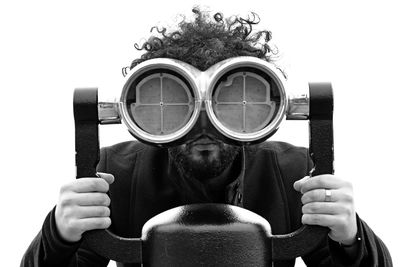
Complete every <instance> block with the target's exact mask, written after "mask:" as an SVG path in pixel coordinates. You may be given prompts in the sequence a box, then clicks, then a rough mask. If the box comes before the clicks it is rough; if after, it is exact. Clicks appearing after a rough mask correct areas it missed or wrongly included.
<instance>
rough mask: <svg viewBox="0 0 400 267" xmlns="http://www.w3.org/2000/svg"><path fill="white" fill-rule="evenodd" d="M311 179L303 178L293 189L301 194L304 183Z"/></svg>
mask: <svg viewBox="0 0 400 267" xmlns="http://www.w3.org/2000/svg"><path fill="white" fill-rule="evenodd" d="M309 178H310V176H305V177H303V178H301V179H300V180H297V181H296V182H294V184H293V188H294V189H295V190H296V191H299V192H300V190H301V187H302V185H303V183H304V182H305V181H306V180H307V179H309Z"/></svg>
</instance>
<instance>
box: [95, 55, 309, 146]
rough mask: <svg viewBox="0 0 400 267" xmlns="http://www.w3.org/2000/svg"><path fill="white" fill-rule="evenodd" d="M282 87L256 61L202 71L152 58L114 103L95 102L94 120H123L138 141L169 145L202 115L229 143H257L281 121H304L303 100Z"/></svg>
mask: <svg viewBox="0 0 400 267" xmlns="http://www.w3.org/2000/svg"><path fill="white" fill-rule="evenodd" d="M286 88H287V85H286V81H285V78H284V77H283V75H282V73H281V72H280V71H279V70H278V69H277V68H276V67H275V66H274V65H272V64H271V63H268V62H266V61H264V60H261V59H258V58H255V57H235V58H230V59H227V60H224V61H221V62H219V63H217V64H215V65H213V66H212V67H210V68H209V69H207V70H206V71H200V70H198V69H197V68H195V67H193V66H191V65H189V64H187V63H184V62H182V61H179V60H174V59H167V58H156V59H151V60H147V61H145V62H143V63H141V64H139V65H137V66H136V67H135V68H133V69H132V70H131V71H130V72H129V74H128V75H127V77H126V81H125V85H124V87H123V90H122V94H121V98H120V101H119V102H118V103H112V102H100V103H99V120H100V123H101V124H109V123H118V122H121V119H122V121H123V122H124V124H125V125H126V126H127V127H128V130H129V132H130V133H131V134H132V135H133V136H135V137H136V138H137V139H139V140H141V141H144V142H146V143H151V144H157V145H169V144H172V143H177V142H180V141H182V140H184V139H185V136H187V135H188V134H190V132H191V131H192V130H193V129H194V128H195V127H194V126H195V125H196V123H197V122H198V120H199V116H200V114H202V113H204V112H205V113H206V114H207V118H208V120H209V121H210V122H211V124H212V127H213V128H214V129H216V131H217V132H218V133H220V134H221V135H222V136H223V137H224V138H225V139H227V141H228V142H229V141H232V142H241V143H253V142H260V141H262V140H265V139H267V138H268V137H270V136H271V135H272V134H273V133H275V131H276V130H277V129H278V127H279V125H280V123H281V122H282V120H283V119H284V118H285V116H286V118H287V119H307V116H308V104H309V101H308V97H307V95H301V96H298V97H288V96H287V95H286V92H285V89H286Z"/></svg>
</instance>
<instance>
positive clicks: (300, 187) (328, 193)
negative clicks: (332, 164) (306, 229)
mask: <svg viewBox="0 0 400 267" xmlns="http://www.w3.org/2000/svg"><path fill="white" fill-rule="evenodd" d="M293 187H294V189H295V190H297V191H299V192H301V193H302V194H303V196H302V197H301V202H302V203H303V209H302V211H303V216H302V223H303V224H310V225H321V226H325V227H329V228H330V230H331V231H330V232H329V237H330V238H331V239H332V240H334V241H336V242H339V243H341V244H344V245H350V244H352V243H354V242H355V240H356V234H357V222H356V213H355V209H354V200H353V186H352V184H351V183H350V182H348V181H345V180H342V179H340V178H338V177H337V176H334V175H329V174H324V175H318V176H314V177H309V176H306V177H304V178H303V179H301V180H298V181H296V182H295V183H294V184H293Z"/></svg>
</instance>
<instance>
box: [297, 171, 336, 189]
mask: <svg viewBox="0 0 400 267" xmlns="http://www.w3.org/2000/svg"><path fill="white" fill-rule="evenodd" d="M341 184H342V181H341V180H339V179H338V178H337V177H335V176H333V175H330V174H324V175H318V176H314V177H311V178H310V179H307V180H305V181H304V183H303V184H302V185H301V189H300V192H301V193H303V194H304V193H305V192H308V191H310V190H313V189H319V188H325V189H337V188H340V187H341Z"/></svg>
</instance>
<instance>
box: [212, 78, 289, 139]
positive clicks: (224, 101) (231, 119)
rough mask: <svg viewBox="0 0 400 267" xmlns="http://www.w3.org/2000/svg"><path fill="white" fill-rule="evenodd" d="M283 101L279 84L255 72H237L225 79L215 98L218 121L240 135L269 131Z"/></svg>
mask: <svg viewBox="0 0 400 267" xmlns="http://www.w3.org/2000/svg"><path fill="white" fill-rule="evenodd" d="M280 101H281V97H280V94H279V92H278V90H277V89H276V85H275V83H273V82H272V80H271V79H270V78H268V77H263V76H262V74H261V73H260V74H257V73H255V72H252V71H251V70H246V71H238V70H236V71H233V72H230V73H228V74H227V75H225V76H223V77H222V78H221V80H220V81H219V82H218V83H217V84H216V88H215V90H214V93H213V96H212V106H213V110H214V113H215V116H216V117H217V119H218V120H219V121H220V122H221V123H222V124H223V125H224V126H225V127H227V128H228V129H230V130H231V131H234V132H237V133H254V132H257V131H260V130H262V129H264V128H265V127H267V126H268V124H269V123H270V122H271V121H272V120H273V118H274V115H276V113H277V111H278V108H279V105H280Z"/></svg>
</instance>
